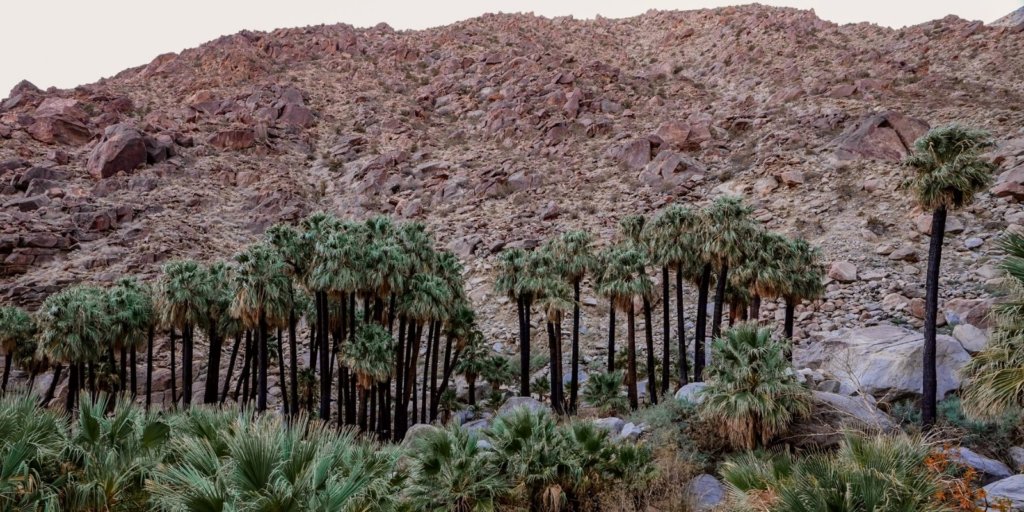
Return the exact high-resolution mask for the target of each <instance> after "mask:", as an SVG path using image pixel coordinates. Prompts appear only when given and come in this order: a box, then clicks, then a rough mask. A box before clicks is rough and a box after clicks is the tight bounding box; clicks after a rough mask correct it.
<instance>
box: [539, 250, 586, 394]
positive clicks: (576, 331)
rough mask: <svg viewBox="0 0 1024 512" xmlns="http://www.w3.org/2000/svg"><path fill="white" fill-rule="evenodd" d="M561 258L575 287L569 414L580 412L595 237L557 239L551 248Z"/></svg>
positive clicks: (562, 269) (564, 271)
mask: <svg viewBox="0 0 1024 512" xmlns="http://www.w3.org/2000/svg"><path fill="white" fill-rule="evenodd" d="M548 250H549V252H550V254H552V255H554V257H555V258H557V267H558V270H559V272H560V273H561V274H562V276H563V278H564V279H565V280H566V281H567V282H568V283H569V285H570V286H572V302H573V305H572V355H571V359H570V364H571V365H572V369H571V372H572V373H571V374H570V377H569V378H570V380H569V411H570V412H575V411H576V400H577V395H578V392H579V383H580V376H579V373H580V370H579V366H580V283H582V282H583V277H584V276H585V275H586V273H587V271H588V270H590V269H592V268H594V265H595V260H594V253H593V238H592V237H591V236H590V233H587V232H586V231H568V232H566V233H563V234H562V235H561V236H560V237H558V238H556V239H555V240H554V242H553V243H552V244H551V247H550V248H549V249H548Z"/></svg>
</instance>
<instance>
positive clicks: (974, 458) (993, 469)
mask: <svg viewBox="0 0 1024 512" xmlns="http://www.w3.org/2000/svg"><path fill="white" fill-rule="evenodd" d="M945 452H946V453H947V454H948V455H949V460H951V461H954V462H957V463H960V464H963V465H965V466H969V467H972V468H974V469H975V470H977V471H978V473H980V474H981V475H982V476H983V477H984V478H983V479H982V481H983V483H989V482H993V481H995V480H1000V479H1003V478H1006V477H1008V476H1010V475H1012V474H1013V471H1011V470H1010V468H1009V467H1008V466H1007V465H1006V464H1003V463H1002V462H999V461H998V460H995V459H990V458H988V457H985V456H982V455H979V454H978V453H976V452H974V451H973V450H971V449H969V448H964V447H960V448H951V449H949V450H945Z"/></svg>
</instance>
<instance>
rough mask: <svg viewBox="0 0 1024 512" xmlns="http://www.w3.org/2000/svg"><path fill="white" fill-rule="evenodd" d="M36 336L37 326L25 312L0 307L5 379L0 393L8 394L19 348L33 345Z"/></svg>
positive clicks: (0, 340) (13, 308)
mask: <svg viewBox="0 0 1024 512" xmlns="http://www.w3.org/2000/svg"><path fill="white" fill-rule="evenodd" d="M35 335H36V324H35V322H33V321H32V316H31V315H29V314H28V313H26V312H25V310H23V309H21V308H16V307H13V306H4V307H0V349H2V350H3V351H4V379H3V383H2V384H0V393H2V394H6V393H7V381H8V380H10V378H11V369H12V367H13V363H14V359H15V357H16V356H15V354H16V353H17V352H18V349H19V347H21V346H22V345H26V344H31V340H32V338H34V337H35Z"/></svg>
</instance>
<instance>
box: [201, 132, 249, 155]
mask: <svg viewBox="0 0 1024 512" xmlns="http://www.w3.org/2000/svg"><path fill="white" fill-rule="evenodd" d="M208 142H209V143H210V145H211V146H214V147H217V148H220V149H231V150H235V151H239V150H243V149H248V148H251V147H253V146H255V145H256V132H255V131H253V130H251V129H241V130H222V131H219V132H217V133H215V134H213V136H211V137H210V139H209V141H208Z"/></svg>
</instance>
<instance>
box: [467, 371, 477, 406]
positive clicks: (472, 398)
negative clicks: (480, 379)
mask: <svg viewBox="0 0 1024 512" xmlns="http://www.w3.org/2000/svg"><path fill="white" fill-rule="evenodd" d="M466 385H467V386H469V406H470V407H473V406H475V405H476V376H470V375H467V376H466Z"/></svg>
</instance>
